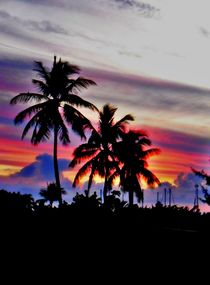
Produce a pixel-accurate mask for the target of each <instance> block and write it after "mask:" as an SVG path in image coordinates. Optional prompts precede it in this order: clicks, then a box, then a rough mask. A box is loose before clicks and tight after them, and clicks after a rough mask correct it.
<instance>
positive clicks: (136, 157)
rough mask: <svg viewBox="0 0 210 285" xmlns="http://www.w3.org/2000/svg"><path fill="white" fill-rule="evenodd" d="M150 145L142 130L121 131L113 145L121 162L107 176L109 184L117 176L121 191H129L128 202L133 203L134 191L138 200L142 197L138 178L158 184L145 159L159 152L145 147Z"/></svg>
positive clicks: (149, 183) (150, 184) (156, 149)
mask: <svg viewBox="0 0 210 285" xmlns="http://www.w3.org/2000/svg"><path fill="white" fill-rule="evenodd" d="M148 146H151V141H150V139H149V138H148V137H147V135H146V133H145V132H144V131H142V130H139V131H129V132H127V133H126V132H124V133H122V140H121V141H118V142H117V143H115V144H114V145H113V150H114V153H115V155H116V157H117V158H118V160H119V162H120V163H121V165H122V166H121V168H118V169H117V170H116V171H115V172H114V173H113V174H112V175H111V176H110V178H109V184H110V185H111V184H112V183H113V180H114V179H115V178H116V177H117V176H119V177H120V186H121V188H122V191H125V192H128V193H129V204H130V205H131V206H132V205H133V200H134V193H135V194H136V197H137V199H138V201H139V202H140V201H141V200H142V199H143V193H142V189H141V185H140V179H141V178H143V179H144V180H145V181H146V182H147V184H148V185H149V186H154V185H155V184H159V183H160V181H159V179H158V178H157V177H156V176H155V175H154V174H153V173H152V172H151V171H150V170H149V169H148V168H147V167H148V163H147V159H148V158H149V157H150V156H152V155H155V154H159V153H160V150H159V149H158V148H149V149H145V147H148Z"/></svg>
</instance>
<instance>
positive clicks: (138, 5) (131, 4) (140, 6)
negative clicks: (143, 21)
mask: <svg viewBox="0 0 210 285" xmlns="http://www.w3.org/2000/svg"><path fill="white" fill-rule="evenodd" d="M112 1H114V2H115V3H116V4H117V5H118V7H119V8H122V9H127V8H128V9H136V10H137V11H138V12H140V13H141V14H142V15H144V16H146V17H152V16H154V15H155V14H156V13H157V12H159V9H158V8H156V7H155V6H153V5H150V4H148V3H145V2H142V1H136V0H112Z"/></svg>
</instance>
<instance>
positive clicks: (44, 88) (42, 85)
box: [32, 79, 50, 98]
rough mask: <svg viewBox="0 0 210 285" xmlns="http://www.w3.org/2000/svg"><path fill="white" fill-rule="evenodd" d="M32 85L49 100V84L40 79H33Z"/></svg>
mask: <svg viewBox="0 0 210 285" xmlns="http://www.w3.org/2000/svg"><path fill="white" fill-rule="evenodd" d="M32 83H33V84H34V85H35V86H36V87H37V88H38V90H39V91H40V92H42V93H43V94H44V95H45V96H46V97H47V98H48V96H49V95H50V88H49V85H48V84H46V83H45V82H43V81H41V80H38V79H32Z"/></svg>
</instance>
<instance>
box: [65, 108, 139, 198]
mask: <svg viewBox="0 0 210 285" xmlns="http://www.w3.org/2000/svg"><path fill="white" fill-rule="evenodd" d="M116 111H117V108H115V107H113V106H112V105H109V104H106V105H104V106H103V109H102V110H101V111H100V112H99V123H98V128H97V130H96V129H95V128H93V130H92V133H91V136H90V138H89V140H88V142H87V143H84V144H81V145H80V146H79V147H77V148H76V149H75V151H74V153H73V155H74V158H73V160H72V161H71V163H70V167H75V166H76V165H78V164H80V163H81V162H83V161H87V162H86V163H85V164H84V165H83V166H82V167H81V168H80V169H79V171H78V172H77V174H76V176H75V179H74V182H73V186H74V187H75V186H77V185H78V184H79V182H80V180H81V178H82V177H84V176H85V175H87V174H88V173H89V180H88V192H89V190H90V187H91V184H92V181H93V177H94V176H95V175H96V174H98V175H99V176H100V177H102V178H104V189H103V196H104V202H105V201H106V196H107V191H108V178H109V176H110V174H111V173H112V171H113V169H115V168H116V166H117V165H116V162H115V160H114V154H113V151H112V145H113V144H114V143H116V142H117V141H118V139H119V138H120V136H121V134H122V133H123V132H124V129H125V124H126V123H128V122H129V121H133V120H134V119H133V117H132V116H131V115H130V114H128V115H126V116H124V117H123V118H122V119H121V120H119V121H117V122H114V116H115V113H116Z"/></svg>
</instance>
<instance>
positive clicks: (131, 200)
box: [129, 188, 133, 206]
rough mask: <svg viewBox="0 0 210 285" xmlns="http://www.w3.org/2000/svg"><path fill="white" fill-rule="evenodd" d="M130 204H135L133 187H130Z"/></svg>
mask: <svg viewBox="0 0 210 285" xmlns="http://www.w3.org/2000/svg"><path fill="white" fill-rule="evenodd" d="M129 205H130V206H133V190H132V188H130V189H129Z"/></svg>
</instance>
